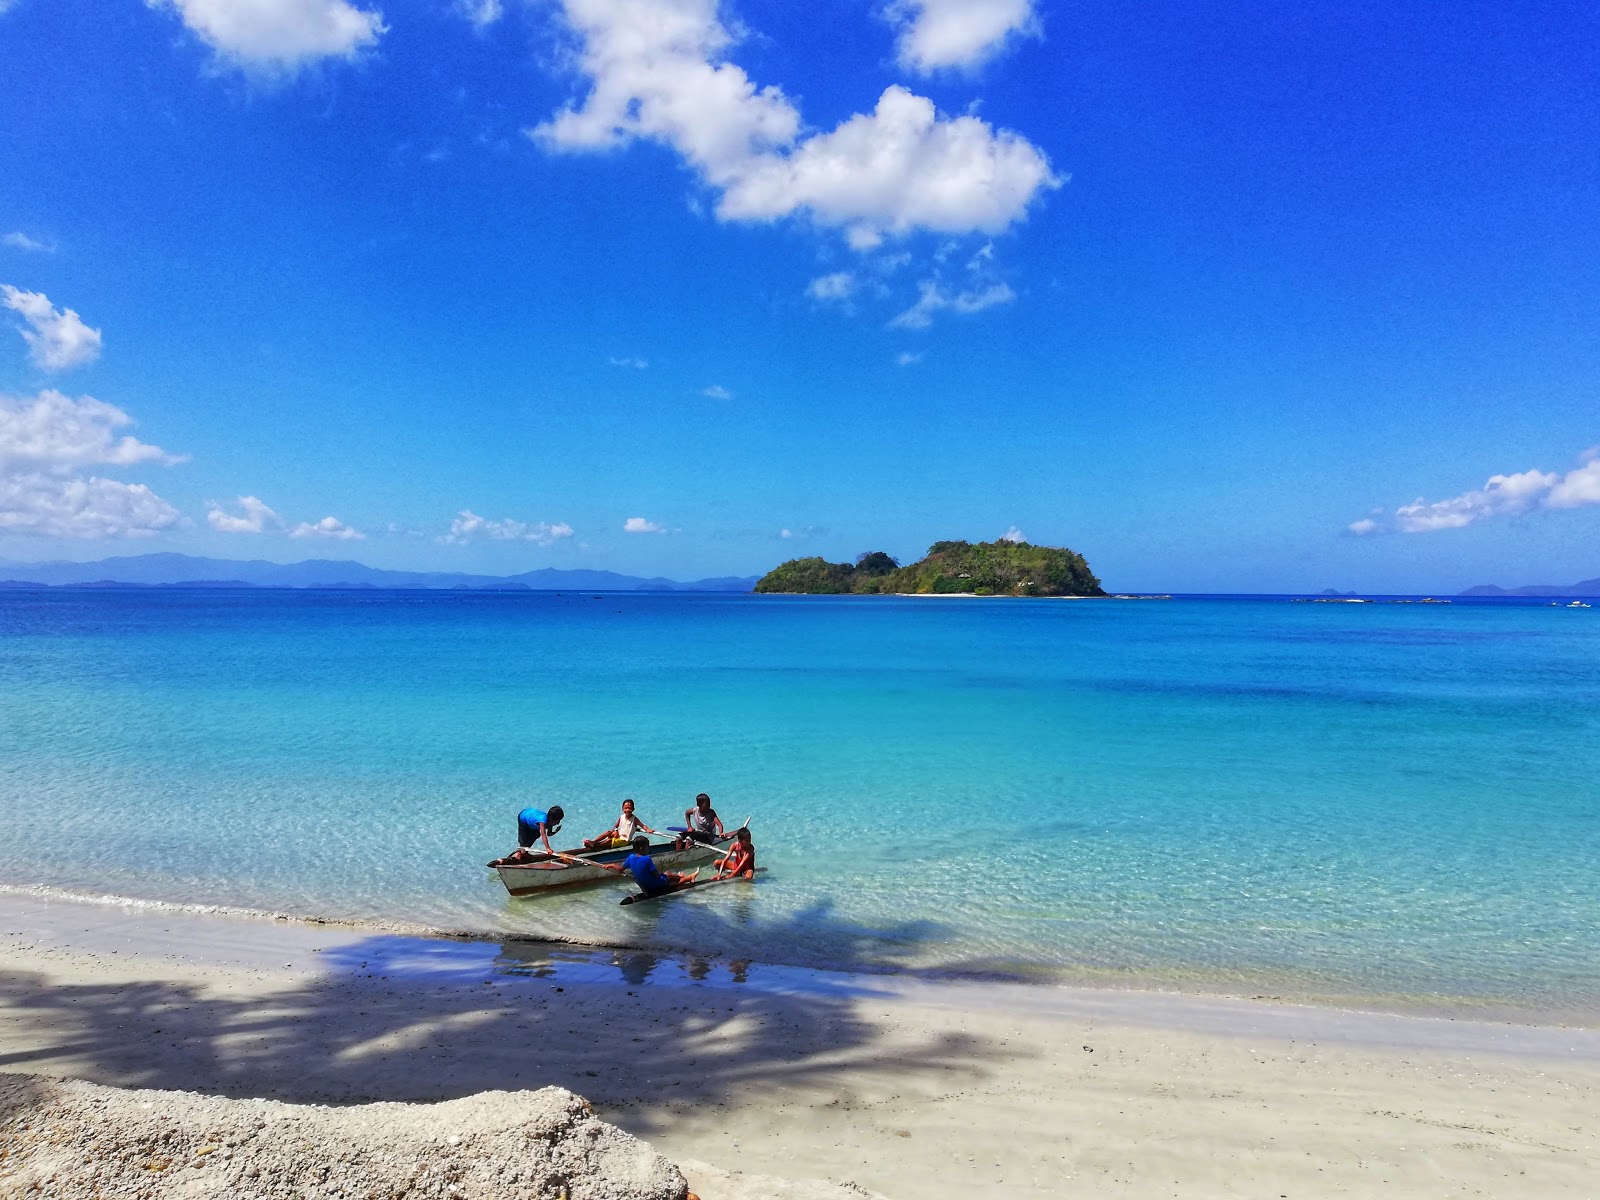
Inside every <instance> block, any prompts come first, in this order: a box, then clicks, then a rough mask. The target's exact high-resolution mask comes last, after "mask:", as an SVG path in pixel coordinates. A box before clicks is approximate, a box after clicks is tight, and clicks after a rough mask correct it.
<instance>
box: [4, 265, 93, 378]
mask: <svg viewBox="0 0 1600 1200" xmlns="http://www.w3.org/2000/svg"><path fill="white" fill-rule="evenodd" d="M0 304H3V305H4V306H5V307H6V308H9V309H10V310H11V311H12V312H14V313H16V314H17V315H19V316H20V317H21V318H22V319H23V321H24V322H25V324H26V328H24V329H22V330H20V331H19V332H20V333H21V334H22V339H23V341H25V342H27V343H28V350H29V353H30V355H31V356H32V358H33V361H34V362H35V363H37V364H38V365H39V366H41V367H43V368H44V369H45V370H46V371H65V370H67V369H68V368H69V367H81V366H83V365H84V364H85V363H91V362H93V361H94V360H95V359H96V358H98V357H99V356H100V331H99V330H98V329H91V328H89V326H87V325H85V324H84V323H83V320H82V318H80V317H79V316H78V314H77V313H76V312H74V311H73V310H72V309H70V308H57V307H56V306H55V305H53V304H51V303H50V297H48V296H46V295H45V294H44V293H43V292H25V291H23V290H22V289H21V288H15V287H12V286H11V285H10V284H9V283H5V284H0Z"/></svg>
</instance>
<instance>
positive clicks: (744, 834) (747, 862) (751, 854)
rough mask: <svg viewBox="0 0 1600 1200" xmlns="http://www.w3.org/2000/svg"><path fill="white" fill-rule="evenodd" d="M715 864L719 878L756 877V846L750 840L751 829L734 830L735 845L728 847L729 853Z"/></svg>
mask: <svg viewBox="0 0 1600 1200" xmlns="http://www.w3.org/2000/svg"><path fill="white" fill-rule="evenodd" d="M715 866H716V868H717V878H718V879H732V878H733V877H734V876H735V875H742V876H743V877H744V878H746V879H754V878H755V877H756V847H755V843H754V842H752V841H751V840H750V830H748V829H744V828H740V829H736V830H734V833H733V845H731V846H729V847H728V853H727V854H725V855H724V856H723V857H721V858H719V859H717V861H716V864H715Z"/></svg>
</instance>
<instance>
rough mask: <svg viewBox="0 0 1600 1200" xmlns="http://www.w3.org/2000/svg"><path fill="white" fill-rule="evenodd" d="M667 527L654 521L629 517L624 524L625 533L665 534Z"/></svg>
mask: <svg viewBox="0 0 1600 1200" xmlns="http://www.w3.org/2000/svg"><path fill="white" fill-rule="evenodd" d="M666 531H667V527H666V526H665V525H657V524H656V523H655V522H654V521H647V520H645V519H644V518H643V517H629V518H628V519H627V520H626V521H624V522H623V523H622V532H623V533H665V532H666Z"/></svg>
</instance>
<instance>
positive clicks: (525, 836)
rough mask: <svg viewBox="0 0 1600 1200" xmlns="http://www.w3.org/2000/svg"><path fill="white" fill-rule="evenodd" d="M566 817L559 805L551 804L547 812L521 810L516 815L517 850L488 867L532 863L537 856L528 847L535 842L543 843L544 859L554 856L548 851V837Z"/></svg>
mask: <svg viewBox="0 0 1600 1200" xmlns="http://www.w3.org/2000/svg"><path fill="white" fill-rule="evenodd" d="M566 815H567V814H566V813H564V812H562V811H561V806H560V805H559V804H552V805H551V806H550V807H549V809H548V810H547V809H543V808H525V809H523V810H522V811H521V812H519V813H518V814H517V848H516V849H515V850H513V851H512V852H511V853H510V854H508V855H506V856H505V857H504V858H497V859H494V860H493V861H491V862H490V863H489V865H490V866H491V867H503V866H509V865H511V864H513V863H525V862H533V861H534V860H535V859H536V858H538V855H537V854H535V853H534V852H533V850H531V849H530V847H531V846H532V845H533V844H534V842H536V841H542V842H543V843H544V852H545V855H546V857H548V856H550V855H552V854H554V853H555V851H554V850H552V849H550V835H551V834H552V833H555V832H556V831H557V830H558V829H560V828H561V820H562V818H563V817H565V816H566Z"/></svg>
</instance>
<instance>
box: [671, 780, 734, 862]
mask: <svg viewBox="0 0 1600 1200" xmlns="http://www.w3.org/2000/svg"><path fill="white" fill-rule="evenodd" d="M683 821H684V824H685V825H686V826H688V828H687V829H685V830H684V834H683V836H682V837H680V838H679V839H678V848H679V849H680V850H681V849H683V848H684V847H686V846H689V845H692V844H693V843H695V842H712V841H715V840H716V839H717V838H719V837H722V836H723V830H722V818H721V817H719V816H717V810H716V809H714V808H712V807H711V797H710V796H708V795H706V794H705V793H704V792H701V793H700V794H699V795H698V796H696V797H695V798H694V807H693V808H688V809H685V810H684V813H683Z"/></svg>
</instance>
